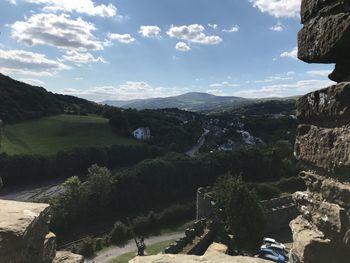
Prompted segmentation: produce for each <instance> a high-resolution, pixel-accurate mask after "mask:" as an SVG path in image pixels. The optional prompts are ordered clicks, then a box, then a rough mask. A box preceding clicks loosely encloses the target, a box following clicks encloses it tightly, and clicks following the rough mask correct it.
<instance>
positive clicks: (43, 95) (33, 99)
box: [0, 73, 99, 122]
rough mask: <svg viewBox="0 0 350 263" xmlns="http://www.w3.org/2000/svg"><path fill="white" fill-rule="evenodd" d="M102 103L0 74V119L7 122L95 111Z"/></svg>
mask: <svg viewBox="0 0 350 263" xmlns="http://www.w3.org/2000/svg"><path fill="white" fill-rule="evenodd" d="M98 108H99V105H98V104H97V103H94V102H90V101H87V100H84V99H80V98H77V97H73V96H67V95H60V94H54V93H52V92H48V91H47V90H45V89H44V88H42V87H36V86H32V85H29V84H26V83H24V82H20V81H17V80H14V79H12V78H10V77H8V76H5V75H3V74H1V73H0V119H2V120H4V121H5V122H14V121H21V120H28V119H33V118H39V117H44V116H52V115H57V114H61V113H64V112H79V113H94V112H96V111H97V110H98Z"/></svg>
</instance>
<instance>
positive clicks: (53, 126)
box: [1, 115, 138, 155]
mask: <svg viewBox="0 0 350 263" xmlns="http://www.w3.org/2000/svg"><path fill="white" fill-rule="evenodd" d="M137 143H138V142H137V141H135V140H133V139H130V138H125V137H121V136H118V135H117V134H116V133H114V132H113V131H112V129H111V127H110V126H109V124H108V120H107V119H105V118H102V117H99V116H75V115H59V116H54V117H47V118H42V119H39V120H34V121H27V122H22V123H19V124H12V125H5V127H4V128H3V140H2V147H1V151H2V152H6V153H8V154H11V155H13V154H44V155H49V154H54V153H57V152H58V151H62V150H67V149H71V148H81V147H106V146H111V145H130V144H137Z"/></svg>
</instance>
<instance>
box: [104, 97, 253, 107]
mask: <svg viewBox="0 0 350 263" xmlns="http://www.w3.org/2000/svg"><path fill="white" fill-rule="evenodd" d="M254 101H255V100H250V99H245V98H240V97H229V96H215V95H211V94H208V93H201V92H190V93H186V94H183V95H179V96H174V97H167V98H154V99H144V100H133V101H103V102H102V104H107V105H111V106H118V107H123V108H134V109H139V110H140V109H165V108H178V109H181V110H188V111H213V110H215V111H220V110H221V109H225V108H228V107H229V108H238V107H241V106H244V105H248V104H251V103H254Z"/></svg>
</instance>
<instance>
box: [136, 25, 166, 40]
mask: <svg viewBox="0 0 350 263" xmlns="http://www.w3.org/2000/svg"><path fill="white" fill-rule="evenodd" d="M161 31H162V30H161V29H160V28H159V26H141V27H140V30H139V33H140V34H141V35H142V36H143V37H147V38H160V33H161Z"/></svg>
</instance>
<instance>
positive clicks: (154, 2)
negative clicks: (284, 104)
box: [0, 0, 333, 101]
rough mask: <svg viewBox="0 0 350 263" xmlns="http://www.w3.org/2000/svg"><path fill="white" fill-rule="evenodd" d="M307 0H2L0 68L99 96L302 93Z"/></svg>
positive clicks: (312, 80) (313, 80)
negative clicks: (300, 36)
mask: <svg viewBox="0 0 350 263" xmlns="http://www.w3.org/2000/svg"><path fill="white" fill-rule="evenodd" d="M299 6H300V0H219V1H218V0H176V1H175V0H75V1H72V0H1V1H0V10H1V11H0V12H1V16H0V31H1V35H0V72H2V73H4V74H7V75H10V76H11V77H14V78H16V79H20V80H23V81H26V82H29V83H32V84H36V85H40V86H44V87H45V88H46V89H48V90H50V91H53V92H57V93H64V94H70V95H76V96H79V97H83V98H87V99H90V100H95V101H102V100H106V99H115V100H128V99H135V98H150V97H166V96H172V95H178V94H182V93H185V92H190V91H199V92H208V93H212V94H215V95H232V96H243V97H274V96H292V95H301V94H305V93H307V92H309V91H312V90H315V89H319V88H322V87H325V86H328V85H330V84H331V83H332V82H331V81H329V80H328V78H327V74H329V73H330V72H331V70H332V68H333V65H317V64H313V65H308V64H306V63H304V62H302V61H299V60H297V58H296V53H297V49H296V47H297V32H298V31H299V30H300V28H301V25H300V18H299Z"/></svg>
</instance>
